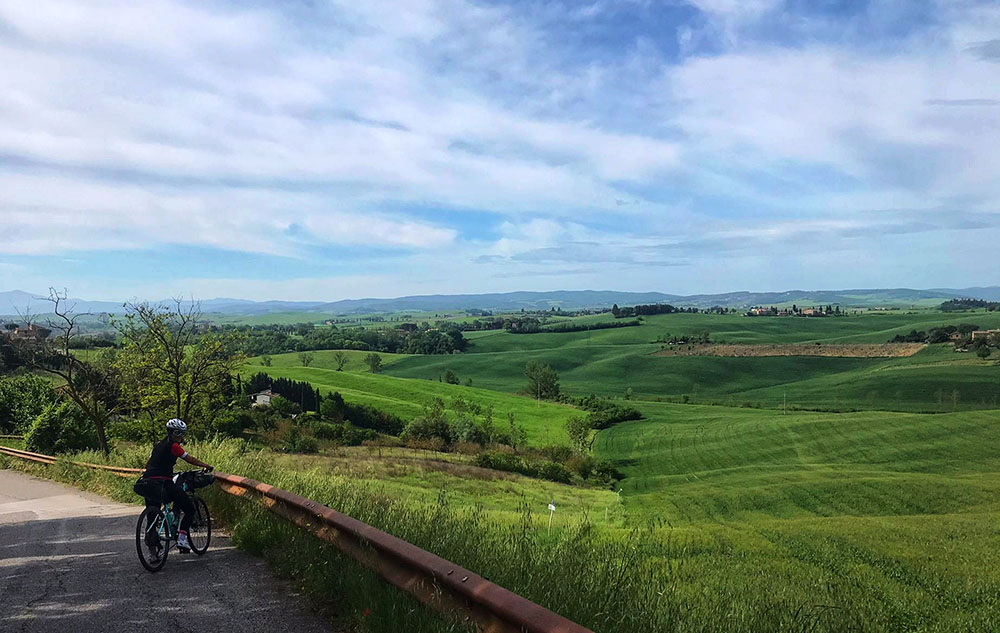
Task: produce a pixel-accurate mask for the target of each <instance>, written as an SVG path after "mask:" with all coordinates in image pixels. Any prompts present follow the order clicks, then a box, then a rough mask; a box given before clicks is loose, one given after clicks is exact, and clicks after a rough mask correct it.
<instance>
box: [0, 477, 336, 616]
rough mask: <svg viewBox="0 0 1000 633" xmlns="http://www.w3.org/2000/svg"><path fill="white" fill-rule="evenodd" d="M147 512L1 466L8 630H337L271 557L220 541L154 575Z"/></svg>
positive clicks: (1, 559) (1, 590)
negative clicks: (145, 529) (139, 537)
mask: <svg viewBox="0 0 1000 633" xmlns="http://www.w3.org/2000/svg"><path fill="white" fill-rule="evenodd" d="M141 511H142V509H141V508H140V507H139V506H130V505H124V504H120V503H115V502H113V501H108V500H107V499H103V498H101V497H97V496H94V495H90V494H87V493H84V492H80V491H79V490H76V489H73V488H69V487H66V486H62V485H60V484H56V483H53V482H50V481H44V480H40V479H36V478H33V477H29V476H27V475H24V474H21V473H17V472H13V471H10V470H0V631H3V632H4V633H41V632H45V633H48V632H56V631H59V632H69V633H88V632H90V631H94V632H97V631H100V632H102V633H104V632H117V631H122V632H125V631H127V632H128V633H139V632H144V631H180V632H182V633H186V632H191V633H194V632H198V633H209V632H211V633H227V632H230V631H232V632H237V631H281V630H283V631H295V632H299V631H302V632H306V633H312V632H318V631H335V630H336V629H334V628H332V625H331V624H330V623H329V622H327V621H326V620H325V619H323V618H321V617H320V616H318V615H315V614H313V613H311V612H310V609H309V607H308V605H307V604H306V603H305V601H304V600H303V599H301V598H300V597H298V596H295V595H294V594H292V593H291V591H290V589H289V586H288V585H287V584H286V583H284V582H281V581H278V580H277V579H275V578H274V577H273V576H272V575H271V574H270V572H269V570H268V569H267V565H266V563H264V562H263V561H261V560H259V559H256V558H253V557H251V556H248V555H246V554H243V553H242V552H238V551H236V550H235V549H234V548H233V546H232V545H231V543H230V542H229V540H228V539H227V538H224V537H223V536H221V535H219V534H213V535H212V544H211V547H210V549H209V551H208V553H207V554H206V555H204V556H195V555H194V554H180V553H178V552H177V551H176V550H172V551H171V552H170V556H169V558H168V559H167V564H166V566H165V567H164V568H163V569H162V570H161V571H159V572H157V573H155V574H151V573H149V572H147V571H145V570H144V569H143V568H142V566H141V564H140V563H139V559H138V557H137V555H136V551H135V525H136V521H137V520H138V516H139V513H140V512H141Z"/></svg>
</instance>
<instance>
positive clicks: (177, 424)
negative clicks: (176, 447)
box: [167, 418, 188, 433]
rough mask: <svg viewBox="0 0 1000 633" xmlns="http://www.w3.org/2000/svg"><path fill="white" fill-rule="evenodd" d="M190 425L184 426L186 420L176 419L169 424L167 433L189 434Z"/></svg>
mask: <svg viewBox="0 0 1000 633" xmlns="http://www.w3.org/2000/svg"><path fill="white" fill-rule="evenodd" d="M187 430H188V425H187V424H184V420H178V419H177V418H174V419H172V420H170V421H169V422H167V431H176V432H179V433H187Z"/></svg>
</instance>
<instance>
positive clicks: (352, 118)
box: [0, 0, 677, 252]
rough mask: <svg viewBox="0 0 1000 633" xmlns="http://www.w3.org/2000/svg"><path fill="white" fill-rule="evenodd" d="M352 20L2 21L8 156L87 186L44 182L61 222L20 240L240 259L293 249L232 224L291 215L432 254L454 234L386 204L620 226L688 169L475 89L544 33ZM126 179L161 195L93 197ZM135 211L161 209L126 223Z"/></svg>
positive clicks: (658, 144)
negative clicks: (440, 65)
mask: <svg viewBox="0 0 1000 633" xmlns="http://www.w3.org/2000/svg"><path fill="white" fill-rule="evenodd" d="M336 10H337V11H338V15H337V20H335V21H333V22H332V24H331V28H330V30H329V32H325V33H324V34H323V36H324V41H322V42H319V41H312V40H310V39H309V36H308V35H307V33H308V28H306V27H305V26H304V25H303V24H300V23H294V21H293V20H294V16H292V17H289V16H279V15H277V14H274V13H268V12H265V11H237V12H228V13H222V12H216V11H213V10H212V9H209V8H205V7H204V6H202V5H183V4H178V3H174V2H163V1H160V2H153V3H141V4H133V3H116V2H100V3H96V4H95V5H93V6H91V7H88V8H87V9H86V10H84V9H81V8H80V7H79V6H77V5H75V4H73V3H67V2H62V1H60V0H45V1H44V2H40V3H37V4H33V6H32V8H31V10H28V9H27V8H26V7H25V5H23V3H18V2H0V20H2V21H3V23H4V24H5V25H7V27H9V28H11V29H13V30H14V31H15V32H17V34H18V37H16V38H10V39H7V40H5V41H3V42H0V66H2V67H4V68H5V69H8V70H7V71H6V72H5V78H4V81H3V83H4V86H3V87H4V90H2V91H0V111H3V112H4V115H5V116H4V121H5V122H4V124H3V125H2V126H0V152H2V153H5V154H7V155H11V156H16V157H19V158H20V159H22V160H29V161H34V162H36V163H42V164H45V165H51V166H55V167H56V168H57V171H58V169H63V170H64V169H65V168H67V167H69V168H74V169H83V170H86V175H82V174H81V173H80V172H78V173H76V174H74V175H73V176H71V177H70V176H66V175H63V174H61V173H60V174H59V175H49V176H46V178H47V179H48V180H49V181H50V182H51V185H50V192H51V193H50V194H47V195H45V196H42V197H45V198H50V199H51V198H52V197H53V195H54V194H55V192H59V193H60V194H61V196H62V202H61V203H58V202H57V201H54V200H50V201H49V202H48V203H44V204H43V203H42V202H41V201H35V204H33V205H31V206H32V211H31V213H30V214H26V213H25V212H24V211H23V210H19V209H18V208H17V207H12V206H6V207H4V208H0V214H3V218H4V220H5V221H6V223H7V224H8V225H13V224H15V223H17V225H18V226H20V228H21V231H22V233H23V232H24V231H27V230H29V227H33V226H36V225H37V224H39V223H43V222H48V223H50V224H51V225H52V226H53V227H54V229H55V231H56V232H58V230H59V227H60V226H66V225H67V223H70V222H71V223H72V224H74V225H75V226H76V228H77V229H79V230H83V231H85V232H86V231H87V227H88V226H89V227H91V228H92V230H91V231H90V232H91V233H93V234H95V235H93V239H92V240H76V241H75V244H76V245H77V246H88V245H89V246H91V247H93V248H115V247H128V246H130V245H135V244H138V243H143V244H148V243H150V242H155V241H157V240H159V241H165V240H169V239H171V238H172V237H174V235H175V233H176V231H175V227H176V226H177V225H181V224H183V225H187V226H189V227H192V226H198V225H199V224H202V225H204V226H202V227H201V228H202V229H203V231H210V230H213V229H218V228H223V229H225V231H226V233H227V236H226V237H224V238H221V239H222V241H223V243H228V242H231V241H239V242H240V243H241V244H245V245H246V246H247V250H255V251H259V252H268V251H269V249H271V248H278V249H280V248H281V247H280V245H279V246H275V247H268V246H266V245H262V244H260V240H258V239H255V238H253V237H252V236H248V235H247V231H245V230H237V231H235V232H234V231H233V229H234V228H235V227H233V226H232V225H235V224H245V223H246V222H247V221H250V222H255V223H261V224H263V225H265V226H267V227H268V228H270V229H274V228H275V227H276V226H278V227H280V226H281V224H282V223H283V222H284V223H287V222H290V221H291V219H290V217H292V216H294V217H295V218H297V220H298V221H299V222H300V223H301V224H302V225H304V226H313V227H317V233H318V235H322V236H329V237H331V238H332V237H335V236H340V238H341V239H335V240H334V241H341V242H343V241H347V242H351V243H357V242H364V241H368V242H371V243H383V242H386V241H387V242H388V243H389V244H390V245H391V244H398V245H400V246H433V245H438V244H441V243H444V242H447V241H448V240H449V239H450V237H451V236H453V235H454V230H453V229H448V228H444V227H432V226H428V225H426V224H424V223H418V222H406V221H402V222H399V221H393V220H382V219H380V218H379V216H378V215H377V214H376V215H374V216H371V215H369V214H370V212H371V210H372V209H375V210H377V209H378V206H379V205H380V203H384V202H388V203H397V202H405V203H412V202H417V203H422V204H436V205H447V206H458V207H475V208H479V209H487V210H493V211H498V212H504V213H515V214H516V213H521V212H535V211H537V210H538V209H539V208H542V207H544V208H545V209H546V210H547V211H548V212H549V213H553V214H566V213H577V212H578V211H579V210H581V209H582V210H592V212H596V211H597V210H601V209H603V210H608V209H611V210H614V209H615V206H614V200H615V199H616V198H618V197H621V194H620V193H618V192H617V191H616V188H615V186H614V185H613V184H611V182H612V181H627V180H636V181H639V180H645V179H648V178H650V177H653V176H655V175H656V174H658V173H661V172H663V171H664V170H670V169H672V168H674V167H675V165H676V159H677V148H676V146H675V145H674V144H673V143H669V142H665V141H661V140H657V139H655V138H648V137H644V136H639V135H633V134H622V133H615V132H608V131H604V130H601V129H599V128H597V127H595V126H592V125H590V124H589V123H587V122H574V121H567V120H558V119H555V118H549V117H538V116H533V115H532V114H531V113H530V112H527V111H521V109H518V108H512V107H505V106H504V105H503V104H498V103H495V102H494V101H493V100H492V99H490V98H489V97H488V95H486V94H484V93H477V92H476V91H474V90H473V91H470V90H467V89H465V85H466V84H465V83H464V79H465V78H466V77H467V75H468V74H470V73H476V72H484V73H485V72H493V71H495V70H497V69H501V68H508V69H510V70H516V69H513V68H511V67H513V66H517V65H520V67H522V68H527V65H528V60H527V58H526V57H522V58H520V60H519V61H518V58H517V56H518V54H519V53H518V51H522V50H523V49H525V48H526V47H530V46H532V45H534V44H533V35H532V32H531V30H530V29H529V28H528V27H526V26H520V25H517V24H512V23H511V22H510V21H509V20H508V18H509V17H510V16H509V15H508V14H507V13H504V12H499V11H491V10H487V9H483V8H480V7H477V6H475V5H472V4H463V3H434V2H427V3H415V4H411V5H408V6H407V7H406V8H405V9H404V10H402V11H401V12H400V13H397V12H395V11H393V12H388V14H387V13H386V12H385V11H383V10H381V9H379V10H374V7H368V6H363V5H358V4H357V3H344V4H341V5H337V6H336ZM338 26H339V28H338ZM427 46H433V47H434V48H435V49H442V50H444V52H443V53H442V52H440V51H439V53H438V54H439V55H452V56H454V57H455V58H456V59H457V60H461V63H460V64H458V66H460V68H459V70H458V71H456V72H455V73H454V74H451V75H450V74H449V73H443V74H441V73H438V72H437V71H438V70H439V69H437V68H433V67H430V66H429V65H428V64H430V62H432V61H434V60H429V59H426V58H425V57H426V54H425V53H424V52H423V51H425V50H427ZM470 85H471V84H470ZM529 110H530V108H529ZM109 174H110V175H121V179H122V180H124V181H125V182H126V183H127V182H128V181H129V179H130V176H135V175H141V176H142V177H143V178H145V179H152V180H153V181H154V182H157V184H156V186H141V187H140V186H136V185H132V184H118V183H115V184H112V185H107V184H104V183H99V182H98V181H97V180H96V179H97V178H98V177H100V178H106V177H108V175H109ZM7 179H8V181H9V182H10V183H11V184H12V186H14V187H15V188H18V189H21V190H26V189H30V188H32V187H33V186H34V184H35V183H34V182H33V179H34V177H32V176H28V177H20V176H16V175H8V176H7ZM87 179H90V182H85V180H87ZM57 181H58V182H57ZM227 181H238V182H249V183H252V184H254V186H256V187H259V188H266V187H268V186H269V184H270V183H277V184H278V185H280V186H281V187H292V188H296V187H301V186H303V185H308V186H314V185H321V186H325V187H333V188H336V194H335V195H328V196H327V198H328V199H330V200H331V202H330V206H332V207H334V208H333V209H319V208H316V207H317V206H319V205H318V204H317V201H316V199H313V200H311V201H308V202H307V204H306V205H302V204H301V199H300V196H297V195H294V194H282V193H281V192H280V191H277V190H275V191H274V193H273V194H272V195H271V197H272V198H278V197H282V198H283V200H284V202H283V204H282V203H277V204H274V203H269V204H268V205H266V207H267V208H266V209H261V208H260V207H261V205H260V204H257V203H255V201H254V200H248V199H249V198H253V197H254V196H249V195H239V194H235V193H232V192H221V193H220V192H209V191H208V188H209V187H208V186H209V185H212V184H214V183H219V182H223V183H225V182H227ZM192 182H194V183H195V184H196V185H199V186H200V187H199V186H192V185H191V183H192ZM95 190H100V191H101V195H103V196H104V197H106V198H114V197H116V196H117V197H119V201H118V202H122V203H125V201H126V200H128V202H127V203H126V204H124V205H123V204H115V203H114V202H109V203H108V204H105V205H96V206H93V207H91V208H90V209H89V210H88V213H87V214H86V215H85V216H84V217H83V218H80V219H68V218H67V217H65V216H66V213H65V212H64V211H62V210H61V209H68V208H70V207H73V206H76V205H79V204H80V200H81V197H83V198H84V199H86V198H87V197H88V196H89V195H91V194H93V193H94V192H95ZM118 192H121V193H120V196H119V195H118ZM154 198H155V200H154ZM197 198H203V199H202V200H198V199H197ZM317 198H318V196H317ZM8 204H10V203H9V201H8ZM22 204H27V201H22ZM136 205H139V206H140V207H142V208H147V209H148V208H150V207H155V209H156V210H155V212H152V213H147V214H145V215H144V217H142V218H138V219H137V218H128V217H123V216H128V211H127V208H125V207H127V206H132V207H133V208H134V207H135V206H136ZM276 207H277V210H278V211H279V213H278V214H277V215H278V217H277V218H275V217H274V212H275V209H276ZM265 211H266V213H265ZM338 214H339V215H338ZM226 215H229V216H231V220H228V221H227V220H225V219H224V216H226ZM362 216H363V217H364V219H363V220H362V219H361V218H362ZM282 218H289V219H286V220H283V219H282ZM386 222H389V223H390V224H394V226H390V225H388V224H386ZM192 223H193V225H192ZM220 225H221V226H220ZM108 226H115V227H118V229H119V230H117V231H114V232H112V231H108V230H107V228H108ZM129 227H133V228H135V230H133V231H130V230H129ZM77 235H79V234H78V233H77ZM394 236H395V237H394ZM197 239H198V240H199V241H208V242H211V241H213V240H216V239H218V238H215V237H199V238H197ZM39 241H41V240H39ZM69 241H72V240H69V239H67V240H60V239H59V238H58V236H54V237H53V238H52V239H51V240H48V241H47V242H46V243H45V244H42V243H38V242H36V241H34V240H30V239H29V240H25V239H23V238H22V239H21V240H19V241H18V244H17V245H14V246H12V245H11V244H10V243H9V240H8V243H7V244H3V243H0V247H5V248H6V249H7V252H15V249H16V252H40V251H42V250H43V249H44V247H46V246H47V248H48V250H52V249H56V250H58V249H62V248H66V247H67V246H68V244H67V243H66V242H69Z"/></svg>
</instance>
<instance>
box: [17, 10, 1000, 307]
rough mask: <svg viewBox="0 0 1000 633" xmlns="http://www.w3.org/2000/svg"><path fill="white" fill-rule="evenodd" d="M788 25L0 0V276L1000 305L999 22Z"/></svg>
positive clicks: (111, 286) (658, 15) (189, 285)
mask: <svg viewBox="0 0 1000 633" xmlns="http://www.w3.org/2000/svg"><path fill="white" fill-rule="evenodd" d="M807 4H808V3H807ZM801 5H802V3H795V4H794V6H793V5H790V4H786V3H784V2H780V1H779V0H759V1H758V0H755V1H754V2H731V1H729V0H691V1H690V2H681V1H680V0H676V1H672V2H666V3H643V2H637V3H603V2H596V3H593V4H592V5H589V6H588V7H587V8H586V9H585V10H579V9H578V8H577V9H573V10H570V9H567V8H563V7H560V6H559V5H549V6H546V7H545V8H537V7H536V8H534V9H528V8H525V7H524V6H523V5H520V4H515V5H510V6H508V5H504V4H499V3H497V4H480V3H476V2H462V1H459V2H451V1H449V2H444V1H435V0H413V1H411V2H407V3H402V4H398V5H395V8H394V10H392V11H387V10H385V8H384V7H380V6H379V5H378V4H377V3H356V2H342V1H337V0H332V1H329V2H324V3H318V4H315V5H311V6H304V5H303V6H299V5H297V4H292V3H275V4H262V5H261V4H254V5H240V4H232V3H225V2H218V3H212V2H209V3H195V2H183V1H180V0H153V1H151V2H143V3H128V2H111V1H93V2H87V3H79V2H69V1H64V0H39V1H38V2H33V3H30V5H29V4H25V3H23V2H16V1H14V0H0V66H2V67H3V68H4V69H5V71H4V74H3V76H2V78H0V88H2V89H0V112H2V114H3V116H2V119H0V121H2V122H0V191H3V192H4V193H3V196H2V197H0V229H2V230H0V274H3V273H4V271H11V270H19V271H23V270H27V271H28V273H27V275H26V276H24V277H21V279H22V280H23V282H24V284H35V285H43V284H48V283H55V284H56V285H60V286H62V285H65V284H67V283H70V284H75V285H77V286H78V287H92V288H104V290H103V291H99V292H100V294H103V295H105V296H107V295H109V294H114V293H115V292H116V291H128V293H130V294H134V293H135V292H136V290H135V286H136V283H137V279H136V277H135V276H130V277H124V276H118V277H116V276H115V273H114V271H113V270H111V269H112V268H113V267H111V266H109V265H108V261H109V260H108V259H107V254H108V253H113V252H120V251H135V252H139V251H163V250H165V249H166V250H168V249H171V248H175V247H177V246H184V247H196V248H200V249H203V250H204V252H205V253H208V254H210V255H207V256H206V257H205V261H207V262H211V263H209V264H206V265H205V267H204V268H205V270H203V271H202V272H201V273H199V274H192V273H191V271H185V272H183V273H181V272H166V273H165V272H164V271H162V270H161V269H156V270H154V269H152V268H150V269H149V273H148V274H149V275H150V276H153V275H154V274H155V275H156V278H155V283H156V284H157V287H162V288H163V289H164V290H174V291H181V292H189V291H193V290H195V289H197V288H201V289H203V290H206V291H208V289H218V290H219V294H238V292H236V291H231V292H223V291H224V289H225V287H226V284H227V283H228V284H230V285H239V284H238V280H240V279H242V280H244V281H245V280H247V279H249V278H251V277H249V276H243V275H247V273H246V272H245V271H241V270H238V269H237V268H238V267H237V266H235V265H234V264H233V262H234V260H233V259H232V258H231V257H230V256H229V255H227V254H232V253H244V254H246V253H249V254H252V255H253V256H255V257H258V258H262V261H271V262H273V270H274V276H273V277H276V278H270V279H268V280H267V283H268V284H271V285H273V286H275V287H280V284H281V283H282V282H281V279H284V278H292V279H294V278H301V281H297V282H286V288H289V289H291V288H295V289H297V290H298V289H303V288H313V289H314V290H312V291H311V292H314V293H320V294H322V295H323V296H324V297H326V296H328V295H329V294H330V293H343V292H347V293H352V295H351V296H353V293H355V292H357V293H358V294H392V293H394V292H406V291H407V289H412V290H413V291H418V290H420V291H427V292H435V291H437V292H445V291H477V290H482V291H485V290H493V289H499V288H503V289H516V288H540V287H550V286H551V285H552V283H556V284H558V285H564V287H571V286H575V287H622V283H628V284H631V285H630V289H657V290H665V291H685V292H695V291H702V290H704V291H714V290H730V289H733V288H736V287H750V286H751V284H760V283H771V284H775V285H774V286H772V287H790V286H803V285H810V284H812V285H816V286H827V287H834V286H857V285H863V284H865V283H868V284H875V283H877V282H880V281H885V282H887V283H891V284H893V285H947V283H948V281H949V279H950V278H951V277H952V276H954V275H964V276H981V277H982V278H981V279H979V280H978V281H981V282H982V284H989V283H1000V278H996V277H995V275H996V272H991V270H992V269H991V268H990V267H989V266H988V265H984V260H983V259H982V258H984V257H987V256H988V253H989V252H990V251H989V249H990V248H992V245H995V244H996V240H997V238H998V237H1000V228H998V223H997V220H996V217H997V216H996V214H997V213H998V212H1000V184H998V182H1000V181H998V180H997V179H996V177H995V175H996V173H997V172H998V168H1000V152H998V151H997V150H996V148H997V147H1000V126H998V125H997V116H998V114H1000V107H998V105H997V104H1000V81H998V79H1000V64H998V63H997V61H998V59H1000V55H998V54H996V53H997V50H996V49H997V46H996V44H997V41H998V40H996V39H995V34H996V33H997V32H998V29H1000V10H998V8H997V6H996V5H991V4H983V3H979V2H971V1H970V2H947V3H945V2H942V3H940V4H938V5H928V7H929V8H928V9H927V10H924V11H916V10H915V9H905V8H900V6H898V3H888V2H885V3H882V2H873V3H870V4H869V5H868V6H867V8H865V9H864V10H863V11H845V12H840V13H836V12H827V13H822V12H819V11H818V10H817V11H813V12H806V11H810V10H811V9H810V8H809V7H806V8H803V7H802V6H801ZM925 242H926V243H927V244H936V245H937V253H938V254H937V256H935V257H931V258H927V257H923V256H920V255H916V254H911V251H912V250H913V248H914V247H916V246H919V245H922V244H924V243H925ZM815 248H822V249H825V250H827V251H830V252H853V253H856V254H858V255H857V256H856V257H853V258H851V259H850V260H845V263H844V265H843V266H842V267H841V268H840V269H838V270H837V271H836V272H831V270H830V267H829V266H826V265H822V264H820V263H818V262H815V261H814V260H813V258H812V255H814V254H815V250H814V249H815ZM213 254H214V255H213ZM66 256H72V257H82V258H83V260H82V261H86V262H90V264H92V266H90V268H91V269H92V271H91V272H90V273H88V272H87V271H86V270H84V269H85V268H87V267H86V266H85V267H81V269H77V270H73V271H67V270H66V268H65V267H64V266H60V265H59V260H58V258H63V257H66ZM102 258H103V259H102ZM722 260H724V261H722ZM296 261H298V262H300V263H299V264H296V263H295V262H296ZM307 261H308V262H309V266H310V269H309V270H310V272H308V273H305V272H302V271H303V270H304V268H301V267H302V266H305V263H304V262H307ZM789 261H794V262H798V263H799V265H800V267H799V268H798V269H795V268H791V267H789V266H788V265H787V264H788V262H789ZM316 262H320V263H322V262H326V264H325V265H326V267H327V272H324V273H323V274H320V273H319V272H317V271H316V269H315V268H316V265H317V264H316ZM873 263H874V265H875V267H876V270H877V271H880V272H873V269H872V266H873ZM137 266H138V268H140V269H141V268H142V265H141V264H140V263H137ZM297 266H298V268H297ZM994 268H995V267H994ZM297 271H299V272H297ZM373 271H374V272H373ZM443 271H444V272H445V273H447V274H442V272H443ZM720 271H725V272H724V273H722V274H720ZM990 274H993V275H994V277H993V278H986V276H988V275H990ZM928 275H937V276H935V277H928ZM338 279H339V280H340V281H337V280H338ZM310 280H312V285H310ZM357 280H361V283H357ZM623 280H627V281H623ZM923 280H926V282H924V281H923ZM150 281H151V282H152V281H153V280H150ZM263 283H264V282H263V281H261V282H260V283H259V284H258V285H257V286H255V287H256V288H258V290H257V292H260V293H263V288H265V286H263V285H261V284H263ZM8 285H11V286H13V284H12V283H10V282H7V283H4V282H3V281H2V280H0V286H2V287H5V286H8ZM22 285H23V284H22ZM275 287H271V286H267V288H268V292H271V293H274V294H273V295H267V296H277V295H279V294H281V295H282V296H283V298H291V297H289V296H288V292H286V293H281V292H280V291H279V290H278V289H276V288H275ZM756 287H758V288H759V287H760V286H759V285H758V286H756ZM359 288H364V289H367V291H366V292H361V291H360V290H358V289H359ZM623 289H624V288H623ZM289 292H291V291H290V290H289ZM261 296H263V295H261ZM295 298H313V297H312V296H301V295H300V296H296V297H295Z"/></svg>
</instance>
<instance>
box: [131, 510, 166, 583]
mask: <svg viewBox="0 0 1000 633" xmlns="http://www.w3.org/2000/svg"><path fill="white" fill-rule="evenodd" d="M163 522H164V516H163V512H162V511H161V510H160V509H159V508H151V507H150V508H146V509H145V510H143V511H142V514H140V515H139V522H138V523H137V524H136V526H135V550H136V553H138V554H139V562H140V563H142V566H143V567H145V568H146V570H147V571H151V572H157V571H160V570H161V569H163V566H164V565H166V564H167V552H169V551H170V548H168V547H167V543H166V542H165V541H164V539H163V538H162V536H161V532H163V530H164V526H163Z"/></svg>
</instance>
